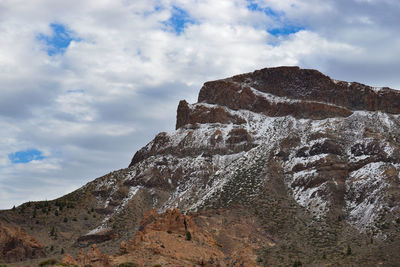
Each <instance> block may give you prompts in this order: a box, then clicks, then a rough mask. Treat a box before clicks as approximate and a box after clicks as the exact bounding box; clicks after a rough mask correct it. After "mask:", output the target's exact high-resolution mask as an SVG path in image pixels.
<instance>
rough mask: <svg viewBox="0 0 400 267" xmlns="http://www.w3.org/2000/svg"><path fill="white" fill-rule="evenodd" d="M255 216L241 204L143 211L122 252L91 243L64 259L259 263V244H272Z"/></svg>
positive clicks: (97, 262) (169, 263) (84, 261)
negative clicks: (229, 207) (110, 252)
mask: <svg viewBox="0 0 400 267" xmlns="http://www.w3.org/2000/svg"><path fill="white" fill-rule="evenodd" d="M274 245H275V242H274V241H273V240H272V239H271V238H269V237H268V234H266V233H265V232H264V231H263V229H262V228H261V226H260V224H259V223H258V221H257V219H256V218H255V217H254V216H252V215H251V214H249V213H248V212H246V211H244V210H243V209H241V208H240V207H238V208H237V209H236V210H235V211H234V212H230V211H228V210H215V211H203V212H200V213H190V214H187V215H184V214H182V212H181V211H180V210H178V209H174V210H169V209H168V210H167V211H166V212H165V213H163V214H158V213H157V212H156V210H150V211H149V212H147V213H146V214H145V216H144V217H143V220H142V222H141V224H140V227H139V229H138V231H137V232H136V234H135V237H134V239H132V240H129V241H128V242H122V243H121V245H120V249H119V251H118V253H116V254H115V255H113V256H108V255H105V254H103V253H102V252H101V251H100V249H99V248H98V247H97V246H96V245H93V247H92V248H91V249H89V251H88V252H87V253H85V251H84V250H83V249H82V250H81V252H80V253H79V255H78V256H77V258H76V259H74V258H73V257H72V256H71V255H66V256H65V257H64V259H63V261H62V262H63V263H64V264H77V265H80V266H84V265H86V264H91V265H92V266H97V265H99V266H119V265H120V264H121V263H127V262H131V263H135V264H136V265H138V266H154V265H155V264H160V265H161V266H188V267H192V266H259V265H258V264H257V263H256V259H257V255H256V250H257V249H259V248H260V247H262V246H274Z"/></svg>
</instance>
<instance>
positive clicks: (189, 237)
mask: <svg viewBox="0 0 400 267" xmlns="http://www.w3.org/2000/svg"><path fill="white" fill-rule="evenodd" d="M186 240H188V241H190V240H192V234H191V233H190V232H189V231H187V232H186Z"/></svg>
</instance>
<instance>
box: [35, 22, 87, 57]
mask: <svg viewBox="0 0 400 267" xmlns="http://www.w3.org/2000/svg"><path fill="white" fill-rule="evenodd" d="M50 28H51V30H52V34H51V35H45V34H42V33H41V34H39V35H38V36H37V39H38V40H40V41H44V42H45V44H46V45H47V54H48V55H49V56H54V55H57V54H64V52H65V50H66V49H67V47H68V46H69V44H70V43H71V41H78V42H79V41H80V39H79V38H75V37H73V36H72V32H71V31H70V30H69V29H68V28H67V27H66V26H64V25H63V24H58V23H52V24H50Z"/></svg>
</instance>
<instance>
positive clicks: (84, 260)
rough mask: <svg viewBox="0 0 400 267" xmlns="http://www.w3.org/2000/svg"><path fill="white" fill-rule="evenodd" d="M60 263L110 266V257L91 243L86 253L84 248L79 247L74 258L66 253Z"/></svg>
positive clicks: (96, 266) (98, 266) (100, 266)
mask: <svg viewBox="0 0 400 267" xmlns="http://www.w3.org/2000/svg"><path fill="white" fill-rule="evenodd" d="M61 263H63V264H66V265H78V266H88V265H89V266H93V267H110V266H113V265H112V264H111V257H110V256H108V255H106V254H103V253H102V252H101V251H100V249H99V248H98V247H97V246H96V245H93V246H92V247H91V248H90V249H89V251H88V252H87V253H85V250H84V249H81V250H80V252H79V254H78V256H77V257H76V259H74V258H73V257H72V256H71V255H69V254H67V255H65V256H64V257H63V259H62V261H61Z"/></svg>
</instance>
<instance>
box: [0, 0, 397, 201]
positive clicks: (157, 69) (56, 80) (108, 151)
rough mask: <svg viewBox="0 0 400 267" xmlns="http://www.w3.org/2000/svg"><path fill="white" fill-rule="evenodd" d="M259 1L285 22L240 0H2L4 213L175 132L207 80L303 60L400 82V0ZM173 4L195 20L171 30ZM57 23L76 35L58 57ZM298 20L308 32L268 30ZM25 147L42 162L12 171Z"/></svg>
mask: <svg viewBox="0 0 400 267" xmlns="http://www.w3.org/2000/svg"><path fill="white" fill-rule="evenodd" d="M253 2H254V3H258V4H259V6H260V7H263V8H267V7H268V8H271V9H272V10H273V11H275V12H276V13H277V14H280V15H279V16H278V17H273V16H268V15H267V14H266V13H264V12H262V11H251V10H249V9H248V8H247V6H248V4H249V2H247V1H245V0H223V1H211V0H203V1H197V0H185V1H184V0H159V1H157V0H153V1H148V0H131V1H127V0H116V1H114V0H113V1H111V0H109V1H107V0H102V1H98V0H96V1H95V0H90V1H89V0H88V1H78V0H71V1H68V2H59V1H51V0H40V1H22V0H5V1H2V2H0V31H1V32H2V38H0V81H1V82H0V94H1V95H0V96H1V97H0V127H1V129H2V131H1V132H0V166H1V167H0V208H7V207H11V206H12V205H14V204H20V203H21V202H23V201H27V200H31V199H40V198H42V199H43V198H47V199H50V198H53V197H56V196H59V195H61V194H64V193H67V192H68V191H69V190H73V189H75V188H78V187H79V186H81V185H83V184H84V183H86V182H88V181H90V180H92V179H94V178H96V177H97V176H99V175H102V174H104V173H106V172H108V171H112V170H114V169H118V168H122V167H125V166H127V165H128V164H129V161H130V159H131V156H132V155H133V154H134V152H135V151H136V150H137V149H139V148H140V147H141V146H142V145H144V144H145V143H146V142H149V141H150V140H151V139H152V138H153V136H154V135H155V134H156V133H157V132H159V131H164V130H172V129H173V128H174V125H175V115H176V114H175V112H176V106H177V103H178V101H179V100H180V99H183V98H186V99H187V100H188V101H191V102H193V101H195V100H196V98H197V94H198V91H199V89H200V87H201V85H202V83H203V82H205V81H208V80H212V79H218V78H223V77H227V76H231V75H234V74H238V73H243V72H249V71H253V70H254V69H258V68H263V67H270V66H277V65H301V66H303V67H309V68H317V69H320V70H321V71H324V72H326V73H327V74H329V75H331V76H333V77H334V78H337V79H352V80H358V81H361V82H373V84H374V85H389V86H393V87H396V86H397V87H400V78H398V75H397V72H395V71H394V70H396V69H397V70H398V69H399V64H400V63H399V59H398V57H396V56H394V55H397V54H398V53H399V52H400V51H399V49H400V48H399V47H400V46H399V45H398V44H399V43H400V37H398V36H397V24H396V23H394V22H395V21H397V19H398V16H396V15H399V6H398V4H396V2H393V1H389V0H387V1H385V4H383V5H376V3H375V2H376V1H368V3H366V2H360V1H356V0H354V1H345V0H339V1H333V0H328V1H322V0H308V1H300V0H279V1H275V0H259V1H253ZM174 7H179V8H181V9H182V10H184V11H186V12H187V14H188V15H189V16H190V21H191V22H192V23H187V24H186V28H185V30H184V31H183V32H181V33H180V34H177V33H175V32H173V31H172V29H171V28H168V27H167V26H166V25H165V24H164V22H165V21H167V20H168V19H169V18H170V16H171V15H172V14H173V12H174ZM51 23H58V24H62V25H64V26H65V27H67V28H68V30H69V31H70V34H71V35H72V36H73V37H74V39H75V41H72V42H71V43H70V45H69V47H68V48H67V49H66V51H65V53H64V54H58V55H56V56H53V57H50V56H49V55H48V54H47V52H46V44H45V43H44V42H43V41H40V40H38V38H37V37H38V35H39V34H45V35H47V36H51V35H52V34H53V32H52V29H51V27H50V24H51ZM292 25H293V26H301V27H303V28H304V30H302V31H299V32H297V33H295V34H291V35H288V36H285V35H284V36H278V37H276V36H273V35H271V34H269V33H268V32H267V30H268V29H271V28H276V27H278V28H279V27H286V26H292ZM167 29H169V30H167ZM77 40H80V41H77ZM374 73H375V75H373V74H374ZM394 73H396V75H394ZM28 148H35V149H37V150H39V151H42V152H43V154H44V155H45V156H46V158H45V159H44V160H41V161H34V162H31V163H29V164H14V165H13V164H11V162H10V161H9V159H8V154H10V153H14V152H16V151H21V150H25V149H28ZM43 188H45V189H46V190H43Z"/></svg>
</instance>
